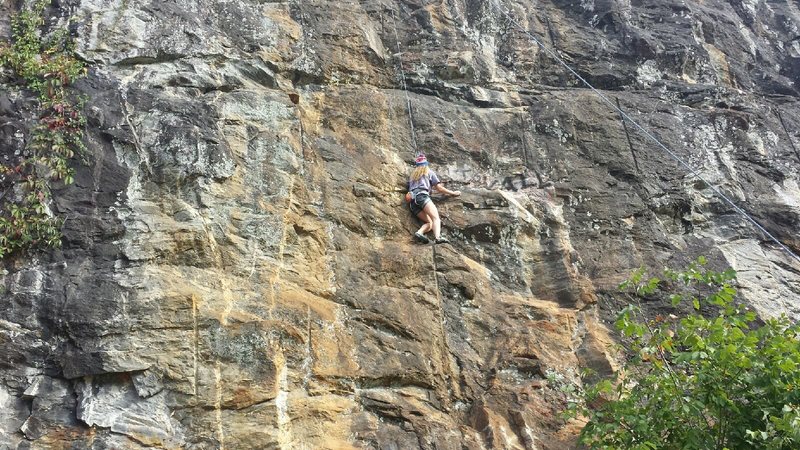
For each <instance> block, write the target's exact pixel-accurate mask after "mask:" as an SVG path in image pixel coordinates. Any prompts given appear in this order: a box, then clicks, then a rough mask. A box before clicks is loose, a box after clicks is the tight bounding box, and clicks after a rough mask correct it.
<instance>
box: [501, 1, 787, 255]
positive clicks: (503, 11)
mask: <svg viewBox="0 0 800 450" xmlns="http://www.w3.org/2000/svg"><path fill="white" fill-rule="evenodd" d="M490 3H491V4H492V6H494V8H495V9H496V10H497V11H498V12H500V13H501V14H502V15H503V16H505V18H506V20H507V21H508V22H509V23H510V24H511V25H513V26H514V27H515V28H516V29H517V30H519V31H520V32H522V33H523V34H524V35H526V36H527V37H528V38H530V39H531V40H532V41H533V42H534V43H536V45H538V46H539V47H540V48H541V49H542V50H544V51H545V53H547V54H548V55H549V56H550V57H551V58H553V59H555V60H556V61H558V63H559V64H560V65H561V66H563V67H564V68H565V69H567V70H568V71H569V72H570V73H572V75H574V76H575V77H576V78H577V79H578V80H580V81H581V82H582V83H583V84H584V85H586V86H587V87H588V88H589V89H591V90H592V92H594V93H595V94H597V96H598V97H600V98H601V99H602V100H603V101H604V102H605V103H606V104H608V106H610V107H611V109H613V110H616V111H617V112H618V113H619V114H620V116H621V117H623V118H624V119H625V120H627V121H628V122H630V123H631V124H632V125H633V126H634V127H635V128H636V129H638V130H639V131H641V132H642V133H643V134H644V135H645V136H646V137H647V138H648V139H650V140H651V141H653V142H654V143H655V144H656V145H657V146H658V147H660V148H661V149H662V150H664V151H665V152H666V153H667V154H668V155H669V156H671V157H672V159H674V160H675V161H677V162H678V163H679V164H680V165H681V166H683V167H684V168H686V169H687V170H688V171H689V172H690V174H691V175H694V176H695V177H696V178H697V179H699V180H700V181H702V182H703V183H705V184H706V185H707V186H708V187H709V188H711V190H712V191H713V192H714V193H715V194H716V195H717V196H718V197H719V198H721V199H722V200H724V201H725V202H726V203H727V204H728V205H730V206H731V207H732V208H733V209H734V210H735V211H736V212H737V213H739V214H740V215H741V216H742V217H744V218H745V219H746V220H747V221H748V222H750V223H751V224H752V225H753V226H755V227H756V228H757V229H758V230H760V231H761V232H762V233H764V235H765V236H767V237H768V238H769V239H770V240H771V241H773V242H774V243H775V244H777V245H778V247H780V248H781V249H782V250H783V251H784V252H786V254H788V255H789V256H790V257H792V258H793V259H795V260H796V261H798V262H800V256H798V255H797V254H796V253H795V252H793V251H792V250H791V249H790V248H789V247H787V246H786V245H785V244H784V243H783V242H781V241H780V240H779V239H778V238H776V237H775V236H773V235H772V233H770V232H769V231H767V229H766V228H764V227H763V226H762V225H761V224H760V223H758V221H756V220H755V219H754V218H753V217H752V216H750V214H748V213H747V212H746V211H744V210H743V209H742V208H740V207H739V206H738V205H737V204H736V203H735V202H734V201H733V200H731V199H730V198H729V197H728V196H727V195H725V194H724V193H722V191H720V190H719V189H718V188H717V187H716V186H714V185H713V184H711V183H709V182H708V181H707V180H706V179H705V178H704V177H703V176H702V175H701V174H700V173H699V172H698V171H697V170H696V169H695V168H694V167H692V166H691V165H689V163H687V162H686V161H685V160H684V159H683V158H681V157H680V156H678V155H677V154H676V153H675V152H673V151H672V150H670V149H669V148H668V147H667V146H666V145H664V144H663V143H661V141H660V140H659V139H658V138H656V137H655V136H654V135H653V134H652V133H650V132H649V131H647V129H645V128H644V127H643V126H641V125H639V123H638V122H636V121H635V120H633V119H632V118H631V117H630V116H629V115H628V114H626V113H625V111H623V110H622V108H620V107H619V106H618V105H615V104H614V102H612V101H611V100H610V99H609V98H608V97H607V96H606V95H604V94H603V93H602V92H600V91H599V90H598V89H597V88H595V87H594V86H593V85H592V84H591V83H589V82H588V81H586V79H585V78H583V77H582V76H581V75H580V74H578V72H576V71H575V70H574V69H573V68H572V67H571V66H570V65H569V64H567V63H566V62H565V61H564V60H563V59H562V58H561V57H560V56H559V55H558V54H557V53H556V52H555V51H553V50H552V49H550V48H549V47H547V46H545V45H544V44H543V43H542V42H541V41H540V40H539V39H538V38H537V37H536V36H535V35H534V34H533V33H531V32H529V31H528V30H527V29H525V28H524V27H523V26H522V25H520V24H519V22H517V21H516V20H514V18H513V17H512V16H511V14H510V12H509V11H508V10H507V9H506V8H504V7H503V6H501V4H500V0H491V1H490Z"/></svg>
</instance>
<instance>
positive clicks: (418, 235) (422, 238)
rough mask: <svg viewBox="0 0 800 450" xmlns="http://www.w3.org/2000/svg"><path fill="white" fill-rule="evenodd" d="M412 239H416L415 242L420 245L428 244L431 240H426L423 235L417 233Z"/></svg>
mask: <svg viewBox="0 0 800 450" xmlns="http://www.w3.org/2000/svg"><path fill="white" fill-rule="evenodd" d="M414 237H415V238H417V242H419V243H420V244H430V243H431V240H430V239H428V238H426V237H425V235H424V234H422V233H420V232H419V231H417V232H416V233H414Z"/></svg>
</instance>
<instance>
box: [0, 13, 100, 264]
mask: <svg viewBox="0 0 800 450" xmlns="http://www.w3.org/2000/svg"><path fill="white" fill-rule="evenodd" d="M49 3H50V2H49V1H43V0H39V1H37V2H36V3H35V4H34V5H33V6H32V7H31V8H30V9H25V10H23V11H22V12H21V13H20V14H19V15H18V16H16V17H14V18H13V19H12V22H11V28H12V39H11V42H10V43H0V67H2V68H4V69H6V70H10V71H11V73H12V74H13V77H14V80H15V81H17V83H18V84H19V85H20V87H22V88H23V89H28V90H30V91H32V92H33V93H35V94H36V96H37V99H38V111H37V112H38V118H39V119H38V122H37V123H36V125H35V126H34V127H33V129H32V130H31V134H30V136H29V139H28V144H27V147H26V149H25V152H24V153H23V155H22V156H21V157H20V158H19V159H18V160H17V161H15V162H14V163H13V164H11V165H9V166H5V167H3V168H2V173H3V175H5V177H4V178H5V180H4V181H5V182H6V184H7V189H6V194H9V193H10V195H4V204H3V205H2V210H0V257H4V256H7V255H9V254H11V253H13V252H15V251H17V250H21V249H25V248H30V247H34V246H51V247H54V246H58V245H60V243H61V226H62V221H61V220H60V219H59V218H57V217H55V216H54V215H53V214H52V212H51V211H50V209H49V208H48V204H49V201H50V198H51V197H50V186H51V183H52V182H56V181H61V182H63V183H65V184H71V183H72V182H73V179H74V170H73V169H72V168H70V167H69V165H68V161H69V159H70V158H72V157H73V156H75V155H82V154H83V153H84V151H85V147H84V144H83V131H84V127H85V123H86V121H85V119H84V117H83V114H82V113H81V108H82V105H83V102H82V101H81V100H80V99H77V98H76V96H75V95H74V94H72V93H71V92H70V89H69V86H70V85H71V84H72V83H74V82H75V80H77V79H78V78H80V77H81V76H83V75H84V74H85V72H86V70H85V67H84V65H83V64H82V63H81V62H80V61H78V60H77V59H76V58H75V56H74V52H73V48H72V42H71V41H70V39H69V38H68V35H67V33H66V30H64V29H60V30H57V31H55V32H53V33H50V34H49V35H43V33H42V31H41V29H42V27H43V26H44V11H45V9H46V7H47V5H48V4H49Z"/></svg>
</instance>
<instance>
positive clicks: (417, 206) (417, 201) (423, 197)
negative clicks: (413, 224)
mask: <svg viewBox="0 0 800 450" xmlns="http://www.w3.org/2000/svg"><path fill="white" fill-rule="evenodd" d="M430 201H431V196H430V195H428V193H427V192H425V191H422V192H417V195H415V196H414V198H412V199H411V201H410V202H408V206H409V207H410V208H411V212H412V213H414V215H415V216H416V215H417V214H419V213H421V212H422V210H423V209H424V208H425V205H427V204H428V202H430Z"/></svg>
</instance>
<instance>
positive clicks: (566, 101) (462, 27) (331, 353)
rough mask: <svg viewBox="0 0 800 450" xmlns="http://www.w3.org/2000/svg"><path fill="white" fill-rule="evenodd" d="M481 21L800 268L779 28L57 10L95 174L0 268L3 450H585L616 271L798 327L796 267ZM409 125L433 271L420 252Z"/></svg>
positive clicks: (796, 69) (248, 4) (771, 18)
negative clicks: (659, 276) (687, 275)
mask: <svg viewBox="0 0 800 450" xmlns="http://www.w3.org/2000/svg"><path fill="white" fill-rule="evenodd" d="M17 3H18V2H16V1H12V0H1V1H0V33H2V35H4V36H8V34H9V19H8V17H9V14H10V13H11V12H13V11H15V10H16V8H17ZM495 4H499V5H501V7H502V8H507V9H508V10H509V11H510V13H511V15H512V16H513V17H514V20H515V21H516V22H517V23H519V24H520V25H521V26H523V27H525V28H526V29H527V30H529V31H530V32H531V33H532V34H533V35H534V36H536V37H537V38H538V39H540V40H541V41H542V42H543V43H545V44H546V45H548V46H551V47H552V48H557V49H558V50H559V54H560V55H561V56H562V57H563V58H564V59H565V60H566V61H567V62H569V63H570V64H572V65H574V66H575V68H576V70H577V71H578V73H580V74H581V75H582V76H584V77H585V78H586V79H587V80H588V81H590V82H592V83H594V84H595V85H596V86H597V87H598V88H599V89H601V90H603V92H604V93H605V95H607V96H608V97H609V98H610V99H611V100H612V101H613V102H614V103H616V104H618V105H619V106H620V107H621V108H622V109H623V110H624V111H626V113H628V114H631V115H632V116H633V117H635V118H636V119H637V120H638V121H640V123H641V124H642V125H643V126H645V127H647V128H648V129H649V130H650V131H651V132H652V133H654V134H655V135H656V136H658V137H659V138H660V139H661V140H662V141H663V142H664V144H666V145H667V146H668V147H669V148H671V149H672V150H674V151H675V152H676V154H677V155H679V156H680V157H681V158H683V159H685V161H686V162H687V163H688V164H690V165H691V166H692V167H695V168H697V170H698V171H699V173H700V174H701V175H702V176H703V177H704V179H705V180H706V181H707V182H709V183H711V184H713V185H714V186H716V187H717V188H719V189H720V190H721V191H722V192H723V193H724V194H725V195H727V196H729V197H730V198H731V199H732V200H734V201H735V202H737V203H738V204H739V205H740V206H741V207H742V208H743V209H744V210H745V211H747V212H748V213H749V214H752V215H753V217H754V218H755V219H756V220H758V221H759V222H760V223H761V224H763V225H764V226H765V227H766V228H767V229H768V230H769V231H770V232H771V233H773V234H774V235H775V236H776V237H778V238H779V239H781V240H782V241H783V242H784V243H786V244H787V245H788V246H789V247H790V248H792V249H793V250H794V251H795V252H797V251H800V238H799V237H798V230H800V189H799V188H798V183H799V182H800V181H799V180H800V177H799V176H798V167H800V151H798V148H800V133H798V131H797V130H798V129H800V103H799V102H798V86H797V83H798V82H800V31H798V27H799V26H800V7H798V5H797V3H796V2H794V1H793V0H782V1H777V0H775V1H772V0H770V1H763V0H761V1H739V0H730V1H721V0H709V1H705V2H702V3H697V2H680V1H676V0H645V1H638V2H626V1H606V2H600V1H582V2H577V1H575V2H565V1H560V0H554V1H541V2H538V1H537V2H533V1H528V0H526V1H518V0H514V1H509V0H502V1H500V0H498V2H497V3H494V2H492V1H489V0H480V1H478V0H442V1H419V0H414V1H412V0H407V1H406V0H404V1H399V0H384V1H378V0H360V1H328V0H302V1H297V0H293V1H288V2H268V1H267V2H265V1H252V0H251V1H244V0H242V1H210V0H195V1H188V0H176V1H168V2H167V1H156V0H153V1H124V0H118V1H105V0H103V1H101V0H86V1H82V0H69V1H62V2H58V5H59V6H58V7H57V8H55V7H54V8H51V9H49V10H48V14H49V17H50V18H51V21H50V24H51V25H54V24H56V23H61V24H66V23H67V20H70V21H71V23H72V25H70V29H71V30H72V32H73V33H74V35H75V37H76V42H77V51H78V54H79V55H80V57H81V58H83V59H85V60H86V61H87V62H88V63H89V64H90V66H91V68H92V69H91V71H90V73H89V76H88V78H86V79H85V80H83V81H81V82H80V83H79V85H78V88H79V89H80V90H81V91H82V92H83V93H85V94H86V95H87V96H88V100H89V101H88V104H87V106H86V114H87V116H88V118H89V127H88V137H87V143H88V146H89V149H90V155H89V161H90V162H89V164H88V166H81V165H80V163H79V162H77V161H76V163H75V165H76V167H77V170H78V176H77V182H76V184H75V185H73V186H70V187H68V188H58V189H57V190H56V192H55V204H54V210H56V211H58V213H59V214H61V215H63V216H64V217H65V218H66V224H65V228H64V234H65V239H64V246H63V248H62V249H60V250H57V251H50V252H45V253H39V254H35V255H29V256H25V257H17V258H13V259H10V260H7V261H5V262H4V264H5V265H4V267H5V271H4V272H3V276H2V285H3V287H4V290H3V293H2V297H0V448H14V449H16V448H19V449H23V448H81V449H82V448H96V449H104V448H132V449H136V448H145V447H156V448H192V449H222V448H226V449H241V448H280V449H302V448H309V449H310V448H341V449H343V448H374V449H406V448H426V449H434V448H436V449H464V448H467V449H481V448H503V449H515V448H516V449H559V448H573V447H574V437H575V435H576V432H577V430H579V428H580V424H579V423H572V422H570V423H566V422H564V421H563V420H562V419H561V418H560V416H559V411H560V410H561V409H562V408H563V406H564V395H563V394H562V393H561V392H560V391H559V384H560V383H569V382H571V380H575V379H576V373H578V372H579V371H580V370H581V369H583V368H591V369H593V370H594V371H596V372H598V373H600V374H604V373H609V372H610V371H612V370H613V369H614V367H615V362H614V360H613V358H612V357H611V356H610V354H611V352H610V346H611V344H612V343H613V338H612V337H611V335H610V333H609V332H608V330H607V328H606V326H607V324H608V320H609V318H611V317H613V315H614V313H615V311H617V310H618V309H619V308H620V307H621V306H624V304H625V303H626V300H624V299H622V298H619V297H617V296H616V295H615V292H616V286H617V284H618V283H619V282H621V281H622V280H624V279H625V277H626V276H627V275H628V274H629V273H630V271H631V270H632V269H634V268H637V267H639V266H647V267H652V268H655V269H659V268H661V267H663V266H664V265H673V266H674V265H680V264H682V263H683V262H685V261H688V260H690V259H693V258H694V257H696V256H697V255H701V254H703V255H706V256H708V257H709V259H710V260H711V261H712V264H713V265H715V266H716V267H724V266H727V265H730V266H733V267H734V268H735V269H737V270H738V271H739V274H740V285H741V286H740V287H741V289H742V293H743V295H744V297H745V298H746V299H747V300H748V301H749V302H750V303H751V304H752V305H754V306H755V307H756V308H757V309H758V311H759V312H760V313H762V314H764V315H774V314H779V313H781V312H788V313H790V314H792V315H794V316H795V317H797V316H798V314H800V302H798V292H800V268H799V265H798V264H797V263H796V262H792V260H791V259H790V258H789V257H788V256H787V255H786V254H785V253H782V252H781V251H779V250H778V249H777V248H776V246H775V245H773V244H772V243H771V242H770V241H769V240H767V239H765V237H764V236H762V235H761V234H760V233H759V232H758V231H756V230H754V229H753V228H752V227H751V226H750V225H748V224H747V223H746V222H745V221H743V219H742V217H741V216H740V215H739V214H737V213H736V212H735V211H733V209H732V208H731V207H730V206H729V205H727V204H726V203H725V202H723V201H722V200H721V199H720V198H719V197H718V196H716V195H715V194H714V193H713V191H712V190H711V189H710V188H709V186H708V185H707V184H706V183H704V182H702V181H699V180H698V179H697V178H696V177H694V176H692V175H690V174H689V172H688V171H687V169H686V168H685V167H682V166H681V165H679V164H678V163H676V162H675V161H673V160H671V159H670V158H669V156H668V155H666V154H665V153H664V152H663V151H662V150H659V149H658V148H657V147H656V146H655V145H653V144H652V143H650V142H649V141H648V140H647V139H646V138H645V137H643V136H642V135H641V134H640V133H639V132H637V131H636V130H635V128H634V127H633V126H631V125H630V124H623V121H622V120H621V118H620V115H619V114H618V113H617V112H615V111H614V110H612V109H610V108H609V107H608V106H607V105H605V104H604V103H603V102H602V101H601V100H600V99H599V98H598V97H597V96H596V95H594V94H593V93H592V92H591V91H588V90H586V89H584V88H583V87H582V86H580V85H579V84H578V82H576V81H575V80H574V78H573V77H572V76H571V75H569V74H568V73H566V72H565V70H564V69H563V68H562V67H561V66H560V65H559V64H558V63H557V62H556V61H554V60H553V59H552V58H550V57H548V56H547V55H546V54H545V53H544V52H542V51H541V50H539V49H538V48H537V47H536V45H535V44H534V43H532V41H531V40H529V38H528V37H527V36H526V35H525V34H523V33H522V32H521V31H519V30H518V29H515V28H514V25H513V23H512V22H510V21H509V20H507V19H506V18H505V17H504V16H503V15H502V14H501V13H500V12H499V10H498V9H496V8H495V6H494V5H495ZM401 74H404V75H405V83H406V85H407V86H408V94H407V95H408V97H406V93H405V92H404V91H403V90H402V89H401V88H402V86H403V78H402V75H401ZM3 80H4V81H3V83H4V84H3V85H2V90H0V150H1V151H2V152H3V154H6V155H8V154H13V153H14V152H16V151H20V149H21V148H23V147H24V142H25V139H26V138H27V130H28V127H29V125H30V124H31V121H32V113H31V106H32V103H31V100H30V97H29V96H26V95H25V94H24V93H20V92H19V91H17V90H15V89H10V84H9V83H10V80H8V77H7V76H4V77H3ZM407 103H408V104H410V105H411V108H412V111H413V122H414V125H415V132H416V138H417V141H418V145H419V149H420V150H424V151H425V152H426V153H427V155H428V157H429V159H430V160H431V162H432V164H433V167H434V168H435V169H436V170H437V171H438V172H439V174H440V175H441V176H442V178H443V179H445V180H446V181H447V183H448V186H449V187H450V188H451V189H460V190H462V191H463V193H464V194H463V196H461V197H460V198H454V199H441V200H439V201H438V202H437V205H438V206H439V208H440V211H441V213H442V216H443V219H444V228H445V234H446V235H447V236H448V237H449V238H450V239H451V240H452V244H451V245H441V246H436V247H435V248H434V247H432V246H420V245H417V244H414V243H413V241H412V239H411V233H412V232H413V230H414V229H415V228H416V227H417V226H418V224H417V223H416V222H415V220H413V219H412V218H411V217H410V214H409V213H408V211H407V209H406V208H405V207H404V206H403V205H402V204H401V202H402V195H403V193H404V182H405V176H406V174H407V172H408V170H409V168H410V166H409V161H411V160H412V159H413V156H414V154H415V147H414V141H413V139H412V134H411V129H410V127H409V115H408V111H407V108H406V105H407ZM645 306H646V307H647V308H650V309H652V310H660V309H663V308H665V306H664V305H660V304H647V305H645Z"/></svg>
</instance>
